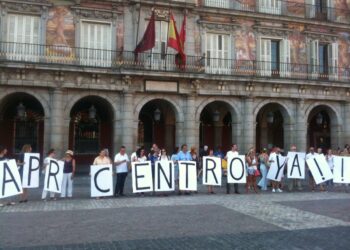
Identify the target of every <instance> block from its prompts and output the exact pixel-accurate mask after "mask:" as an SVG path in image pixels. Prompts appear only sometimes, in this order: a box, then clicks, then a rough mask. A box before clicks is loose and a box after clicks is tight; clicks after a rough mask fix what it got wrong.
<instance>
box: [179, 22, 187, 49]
mask: <svg viewBox="0 0 350 250" xmlns="http://www.w3.org/2000/svg"><path fill="white" fill-rule="evenodd" d="M180 40H181V44H182V50H183V51H185V41H186V15H184V20H183V21H182V26H181V31H180Z"/></svg>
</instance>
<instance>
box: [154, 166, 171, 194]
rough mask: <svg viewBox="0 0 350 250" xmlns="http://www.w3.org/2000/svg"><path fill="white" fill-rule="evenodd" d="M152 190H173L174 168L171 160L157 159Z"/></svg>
mask: <svg viewBox="0 0 350 250" xmlns="http://www.w3.org/2000/svg"><path fill="white" fill-rule="evenodd" d="M154 178H155V181H154V185H155V187H154V191H156V192H158V191H159V192H164V191H174V190H175V169H174V163H173V162H172V161H157V162H156V165H155V169H154Z"/></svg>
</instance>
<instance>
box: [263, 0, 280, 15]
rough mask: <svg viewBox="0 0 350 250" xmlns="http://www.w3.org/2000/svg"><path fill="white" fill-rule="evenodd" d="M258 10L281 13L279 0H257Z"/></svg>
mask: <svg viewBox="0 0 350 250" xmlns="http://www.w3.org/2000/svg"><path fill="white" fill-rule="evenodd" d="M259 11H260V12H263V13H269V14H275V15H280V14H281V0H259Z"/></svg>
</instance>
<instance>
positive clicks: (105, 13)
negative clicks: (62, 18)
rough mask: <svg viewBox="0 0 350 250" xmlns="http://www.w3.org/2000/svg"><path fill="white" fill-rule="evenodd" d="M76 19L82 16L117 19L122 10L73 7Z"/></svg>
mask: <svg viewBox="0 0 350 250" xmlns="http://www.w3.org/2000/svg"><path fill="white" fill-rule="evenodd" d="M72 9H73V11H74V13H75V17H76V20H79V19H81V18H86V19H95V20H96V19H97V20H110V21H115V20H116V19H117V18H118V14H120V12H118V11H116V10H113V9H112V10H104V9H92V8H83V7H72Z"/></svg>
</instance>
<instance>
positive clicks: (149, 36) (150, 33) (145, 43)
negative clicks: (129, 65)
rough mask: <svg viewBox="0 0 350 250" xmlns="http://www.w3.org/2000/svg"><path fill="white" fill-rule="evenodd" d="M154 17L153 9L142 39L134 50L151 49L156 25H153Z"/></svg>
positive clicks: (138, 51)
mask: <svg viewBox="0 0 350 250" xmlns="http://www.w3.org/2000/svg"><path fill="white" fill-rule="evenodd" d="M155 24H156V23H155V17H154V11H152V16H151V20H150V21H149V23H148V25H147V28H146V31H145V34H144V35H143V37H142V40H141V41H140V42H139V44H138V45H137V46H136V48H135V50H134V52H135V53H136V54H137V53H140V52H144V51H147V50H150V49H152V48H153V47H154V46H155V44H156V27H155Z"/></svg>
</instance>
